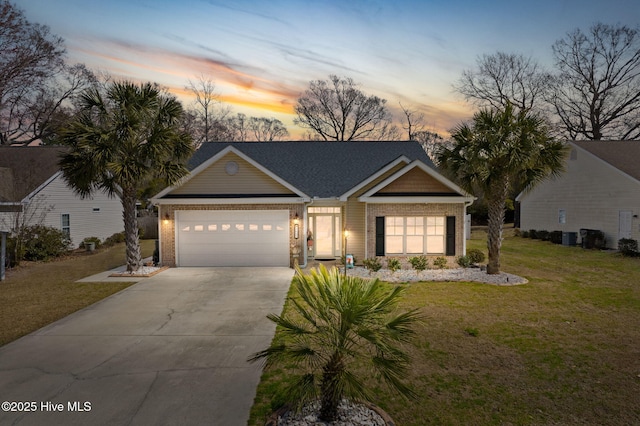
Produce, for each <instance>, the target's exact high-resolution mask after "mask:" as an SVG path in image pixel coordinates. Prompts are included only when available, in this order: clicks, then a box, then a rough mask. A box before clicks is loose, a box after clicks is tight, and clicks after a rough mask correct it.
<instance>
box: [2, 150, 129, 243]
mask: <svg viewBox="0 0 640 426" xmlns="http://www.w3.org/2000/svg"><path fill="white" fill-rule="evenodd" d="M63 152H64V148H61V147H49V146H39V147H14V146H3V147H0V231H11V230H13V229H15V228H16V223H18V224H24V225H27V226H28V225H36V224H43V225H46V226H51V227H54V228H57V229H60V230H62V231H64V232H66V233H67V234H68V235H69V236H70V237H71V242H72V244H73V245H74V246H78V245H79V244H80V243H81V242H82V241H83V240H84V239H85V238H87V237H98V238H100V239H105V238H107V237H109V236H111V235H113V234H115V233H117V232H122V230H123V229H124V225H123V222H122V205H121V203H120V201H119V200H118V198H117V197H116V198H112V197H109V196H108V195H106V194H104V193H101V192H97V193H96V194H94V196H93V197H91V198H87V199H81V198H80V197H79V196H77V195H76V194H74V192H73V190H72V189H71V188H70V187H69V186H68V185H67V183H66V182H65V180H64V178H63V176H62V172H61V171H60V168H59V166H58V161H59V156H60V154H61V153H63Z"/></svg>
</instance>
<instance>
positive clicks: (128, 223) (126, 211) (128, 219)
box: [121, 188, 142, 272]
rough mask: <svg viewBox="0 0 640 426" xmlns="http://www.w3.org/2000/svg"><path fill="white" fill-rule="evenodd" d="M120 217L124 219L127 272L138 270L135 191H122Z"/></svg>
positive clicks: (138, 251) (138, 255)
mask: <svg viewBox="0 0 640 426" xmlns="http://www.w3.org/2000/svg"><path fill="white" fill-rule="evenodd" d="M121 200H122V216H123V217H124V237H125V244H126V257H127V272H135V271H137V270H138V269H139V268H140V265H141V264H142V259H141V255H140V240H139V239H138V218H137V217H136V191H135V189H133V188H126V189H125V188H123V189H122V199H121Z"/></svg>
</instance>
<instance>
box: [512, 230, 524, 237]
mask: <svg viewBox="0 0 640 426" xmlns="http://www.w3.org/2000/svg"><path fill="white" fill-rule="evenodd" d="M513 236H514V237H521V236H522V232H520V228H514V229H513Z"/></svg>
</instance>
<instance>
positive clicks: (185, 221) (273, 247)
mask: <svg viewBox="0 0 640 426" xmlns="http://www.w3.org/2000/svg"><path fill="white" fill-rule="evenodd" d="M176 225H177V227H176V234H177V235H176V250H177V251H176V257H177V259H176V261H177V262H176V263H177V264H178V266H289V212H288V211H286V210H225V211H202V210H201V211H177V212H176Z"/></svg>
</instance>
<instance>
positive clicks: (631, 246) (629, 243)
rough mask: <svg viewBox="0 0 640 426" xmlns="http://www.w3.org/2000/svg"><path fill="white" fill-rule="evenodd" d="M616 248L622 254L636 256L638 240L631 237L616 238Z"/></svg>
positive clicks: (637, 253)
mask: <svg viewBox="0 0 640 426" xmlns="http://www.w3.org/2000/svg"><path fill="white" fill-rule="evenodd" d="M618 250H620V253H622V255H623V256H627V257H636V256H638V255H640V253H639V252H638V241H637V240H632V239H631V238H621V239H619V240H618Z"/></svg>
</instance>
